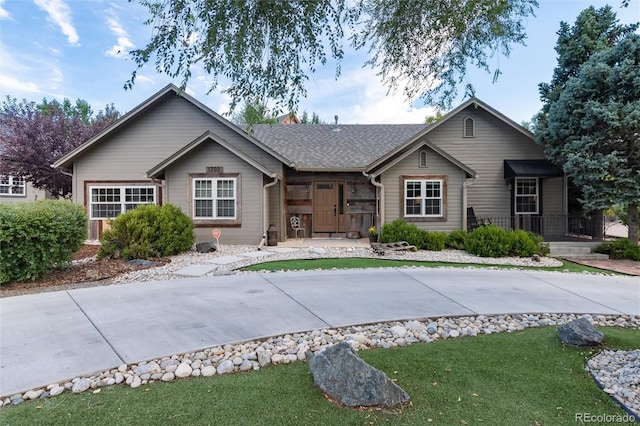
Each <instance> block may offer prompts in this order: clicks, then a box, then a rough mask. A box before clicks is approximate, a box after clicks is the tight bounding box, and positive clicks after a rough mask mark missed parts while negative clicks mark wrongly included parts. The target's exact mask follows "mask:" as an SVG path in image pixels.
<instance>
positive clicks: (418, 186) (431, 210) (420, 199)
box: [404, 179, 444, 217]
mask: <svg viewBox="0 0 640 426" xmlns="http://www.w3.org/2000/svg"><path fill="white" fill-rule="evenodd" d="M443 186H444V183H443V181H442V180H441V179H437V180H427V179H424V180H422V179H421V180H413V179H407V180H405V181H404V194H405V197H404V198H405V208H404V214H405V216H409V217H410V216H414V217H416V216H420V217H442V216H444V214H443V204H442V200H443V196H442V195H443V189H444V188H443Z"/></svg>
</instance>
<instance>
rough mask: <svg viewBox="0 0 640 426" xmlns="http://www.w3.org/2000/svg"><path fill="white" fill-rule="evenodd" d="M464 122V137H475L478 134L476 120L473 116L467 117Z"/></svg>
mask: <svg viewBox="0 0 640 426" xmlns="http://www.w3.org/2000/svg"><path fill="white" fill-rule="evenodd" d="M463 123H464V131H463V132H464V133H463V134H464V137H465V138H473V137H475V135H476V121H475V120H474V119H473V118H472V117H466V118H465V119H464V120H463Z"/></svg>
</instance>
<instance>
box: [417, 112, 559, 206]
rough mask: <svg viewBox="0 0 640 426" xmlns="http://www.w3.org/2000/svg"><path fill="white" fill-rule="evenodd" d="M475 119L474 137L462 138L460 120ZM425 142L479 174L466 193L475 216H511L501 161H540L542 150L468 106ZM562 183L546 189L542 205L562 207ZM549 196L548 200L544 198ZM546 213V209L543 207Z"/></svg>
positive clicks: (518, 133)
mask: <svg viewBox="0 0 640 426" xmlns="http://www.w3.org/2000/svg"><path fill="white" fill-rule="evenodd" d="M466 117H473V118H474V119H475V137H473V138H465V137H463V120H464V119H465V118H466ZM427 138H428V140H429V141H430V142H431V143H433V144H435V145H436V146H438V147H439V148H441V149H443V150H444V151H446V152H447V153H448V154H450V155H451V156H452V157H454V158H456V159H457V160H459V161H461V162H462V163H463V164H465V165H467V166H468V167H470V168H471V169H473V170H474V171H475V172H476V173H477V174H478V176H479V177H478V179H477V180H476V182H475V183H474V184H473V185H472V186H470V187H469V189H468V201H467V204H468V206H469V207H473V208H474V211H475V213H476V215H478V216H510V215H511V199H510V197H511V195H510V192H509V189H508V188H507V185H506V182H505V180H504V166H503V160H516V159H541V158H544V153H543V149H542V147H541V146H539V145H538V144H536V143H535V142H534V141H533V140H532V139H531V138H529V137H527V136H526V135H524V134H522V133H520V132H518V131H517V130H515V129H513V128H512V127H510V126H509V125H507V124H506V123H504V122H503V121H501V120H499V119H497V118H496V117H494V116H493V115H491V114H490V113H488V112H486V111H485V110H484V109H481V108H475V107H473V106H470V107H468V108H466V109H465V110H463V111H461V112H460V113H459V114H458V115H457V116H455V117H452V118H451V119H449V120H447V121H446V122H444V123H442V125H440V126H439V127H438V128H436V129H434V130H433V131H432V132H431V133H429V134H428V137H427ZM561 182H562V180H561V179H558V180H556V179H553V180H550V181H548V183H547V184H546V185H545V190H546V192H545V193H544V199H543V202H544V203H545V206H546V205H547V203H549V205H550V206H553V210H556V209H557V208H558V207H557V206H562V199H561V197H562V187H561V186H560V187H559V188H558V187H557V185H561ZM547 196H548V197H547ZM544 211H545V212H547V208H546V207H544Z"/></svg>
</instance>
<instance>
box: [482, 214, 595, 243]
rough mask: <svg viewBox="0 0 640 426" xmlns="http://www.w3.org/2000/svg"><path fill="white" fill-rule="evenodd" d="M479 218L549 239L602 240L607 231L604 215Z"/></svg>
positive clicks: (499, 225) (504, 227)
mask: <svg viewBox="0 0 640 426" xmlns="http://www.w3.org/2000/svg"><path fill="white" fill-rule="evenodd" d="M478 219H479V220H480V221H481V222H482V223H485V224H486V223H491V224H492V225H496V226H498V227H500V228H503V229H506V230H511V229H514V230H517V229H523V230H525V231H530V232H533V233H535V234H538V235H542V236H543V237H544V238H545V240H547V241H549V240H558V239H570V238H583V239H584V238H587V239H593V240H602V239H603V238H604V233H605V218H604V216H581V215H543V216H532V215H517V216H492V217H487V216H482V217H478Z"/></svg>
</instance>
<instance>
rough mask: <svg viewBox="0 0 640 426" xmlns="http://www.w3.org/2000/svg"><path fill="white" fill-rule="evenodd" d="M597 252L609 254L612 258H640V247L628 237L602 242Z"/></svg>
mask: <svg viewBox="0 0 640 426" xmlns="http://www.w3.org/2000/svg"><path fill="white" fill-rule="evenodd" d="M596 252H597V253H604V254H608V255H609V257H610V258H611V259H631V260H640V247H639V246H638V245H637V244H634V243H633V242H632V241H631V240H629V239H627V238H624V239H620V240H614V241H608V242H606V243H602V244H600V245H599V246H598V247H596Z"/></svg>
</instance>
